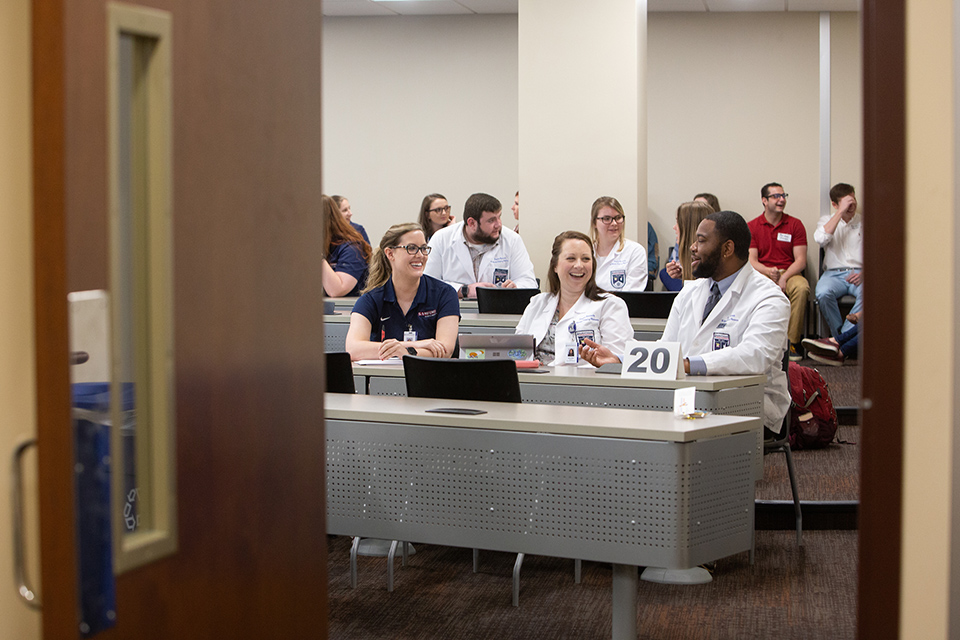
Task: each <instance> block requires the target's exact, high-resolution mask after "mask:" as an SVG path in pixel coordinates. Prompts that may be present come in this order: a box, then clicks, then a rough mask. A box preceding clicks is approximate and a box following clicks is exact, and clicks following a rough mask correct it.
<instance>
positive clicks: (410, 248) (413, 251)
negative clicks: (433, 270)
mask: <svg viewBox="0 0 960 640" xmlns="http://www.w3.org/2000/svg"><path fill="white" fill-rule="evenodd" d="M447 208H448V209H449V208H450V207H447ZM390 248H391V249H405V250H406V252H407V253H409V254H410V255H412V256H415V255H417V251H419V252H420V253H422V254H423V255H425V256H428V255H430V252H431V251H433V247H431V246H430V245H428V244H424V245H416V244H408V245H402V244H398V245H396V246H395V247H390Z"/></svg>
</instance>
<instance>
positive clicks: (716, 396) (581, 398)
mask: <svg viewBox="0 0 960 640" xmlns="http://www.w3.org/2000/svg"><path fill="white" fill-rule="evenodd" d="M544 369H547V370H548V373H530V372H528V371H523V370H521V371H518V372H517V374H518V377H519V379H520V395H521V397H522V399H523V402H524V403H531V404H556V405H566V406H587V407H612V408H620V409H646V410H652V411H673V392H674V391H675V390H676V389H679V388H682V387H696V388H697V393H696V398H695V399H694V407H695V408H696V409H698V410H699V411H709V412H710V413H715V414H722V415H729V416H750V417H758V418H762V417H763V385H764V383H765V382H766V380H767V379H766V376H762V375H757V376H687V377H686V378H682V379H680V380H637V379H635V378H621V377H620V376H619V375H615V374H609V373H598V372H597V370H596V369H593V368H581V367H544ZM353 374H354V384H355V385H356V389H357V392H358V393H363V394H368V395H386V396H405V395H407V386H406V382H405V381H404V379H403V367H402V366H400V365H362V366H361V365H358V364H354V365H353ZM755 464H756V466H755V471H756V473H757V479H760V478H762V477H763V434H762V433H760V432H758V433H757V441H756V462H755Z"/></svg>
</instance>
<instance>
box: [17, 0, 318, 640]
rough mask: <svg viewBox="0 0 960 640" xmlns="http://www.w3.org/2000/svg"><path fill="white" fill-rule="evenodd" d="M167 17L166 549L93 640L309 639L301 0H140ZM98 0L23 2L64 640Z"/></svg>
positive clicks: (304, 1)
mask: <svg viewBox="0 0 960 640" xmlns="http://www.w3.org/2000/svg"><path fill="white" fill-rule="evenodd" d="M134 4H144V5H148V6H152V7H155V8H157V9H162V10H165V11H169V12H170V13H171V14H172V20H173V23H172V24H173V30H172V34H173V36H172V40H173V74H172V77H173V231H174V239H173V245H174V247H173V250H174V254H173V255H174V279H173V296H174V315H173V318H174V346H175V351H174V354H175V365H174V378H175V394H176V405H175V414H176V420H175V422H176V429H177V436H176V437H177V447H176V459H177V461H176V462H177V476H176V477H177V486H178V494H179V497H178V500H179V505H178V509H177V514H178V521H179V528H178V530H179V548H178V551H177V552H176V553H175V554H174V555H172V556H169V557H166V558H163V559H161V560H158V561H156V562H154V563H152V564H149V565H147V566H144V567H141V568H139V569H135V570H132V571H129V572H127V573H123V574H121V575H120V576H118V579H117V622H116V626H115V627H114V628H113V629H112V630H110V631H107V632H105V633H103V634H102V635H100V636H98V637H103V638H138V639H143V640H146V639H150V638H158V639H159V638H178V639H183V638H188V639H189V638H214V637H220V638H308V637H320V638H323V637H326V549H325V548H326V536H325V533H324V487H323V478H324V461H323V442H324V439H323V420H322V415H323V407H322V402H323V394H322V391H323V386H324V385H323V370H322V362H323V357H322V355H323V344H322V336H323V330H322V303H321V284H320V269H319V265H318V264H317V256H318V253H319V246H320V238H321V225H320V220H319V212H320V157H321V150H320V37H321V3H320V2H317V1H316V0H284V1H283V2H275V1H274V0H243V2H237V1H236V0H203V2H196V1H195V0H153V1H150V2H134ZM106 6H107V3H106V2H105V1H104V0H87V1H84V2H76V1H75V0H34V1H33V8H32V12H33V47H32V48H33V78H34V86H33V116H34V117H33V135H34V145H33V148H34V153H33V157H34V196H35V281H36V290H37V292H36V305H35V313H36V320H35V322H36V330H37V353H38V356H37V384H38V388H37V392H38V440H39V444H38V455H39V474H40V518H41V563H42V568H41V582H42V595H43V605H44V611H43V632H44V637H45V638H73V637H79V631H78V619H77V613H76V611H77V599H76V587H75V585H76V580H77V575H76V551H75V545H74V540H75V533H76V532H75V527H74V525H73V520H72V518H71V517H70V515H71V514H72V513H73V484H72V483H73V477H72V474H73V469H72V444H71V438H70V426H69V425H70V398H69V371H68V361H67V348H68V346H67V324H66V323H67V307H66V304H67V303H66V294H67V292H68V291H75V290H84V289H109V277H108V264H109V259H108V255H107V246H108V234H107V228H108V225H107V160H106V155H107V141H106V138H107V107H106V104H107V90H106V77H107V74H106V67H107V62H106V31H107V29H106V24H107V23H106V15H107V14H106Z"/></svg>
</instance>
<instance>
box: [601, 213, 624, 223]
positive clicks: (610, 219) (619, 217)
mask: <svg viewBox="0 0 960 640" xmlns="http://www.w3.org/2000/svg"><path fill="white" fill-rule="evenodd" d="M597 220H599V221H600V222H602V223H603V224H610V223H611V222H623V220H624V218H623V215H621V214H617V215H615V216H602V217H600V218H597Z"/></svg>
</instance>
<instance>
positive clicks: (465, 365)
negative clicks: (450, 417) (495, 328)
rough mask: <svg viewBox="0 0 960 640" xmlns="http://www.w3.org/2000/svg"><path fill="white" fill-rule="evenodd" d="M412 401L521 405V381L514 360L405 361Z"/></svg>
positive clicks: (405, 374)
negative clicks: (442, 400) (443, 400)
mask: <svg viewBox="0 0 960 640" xmlns="http://www.w3.org/2000/svg"><path fill="white" fill-rule="evenodd" d="M403 375H404V378H405V379H406V382H407V396H408V397H410V398H442V399H445V400H484V401H490V402H520V379H519V378H518V377H517V365H516V363H514V361H513V360H506V359H504V360H450V359H447V358H420V357H417V356H404V357H403Z"/></svg>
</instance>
